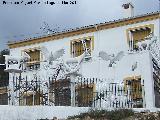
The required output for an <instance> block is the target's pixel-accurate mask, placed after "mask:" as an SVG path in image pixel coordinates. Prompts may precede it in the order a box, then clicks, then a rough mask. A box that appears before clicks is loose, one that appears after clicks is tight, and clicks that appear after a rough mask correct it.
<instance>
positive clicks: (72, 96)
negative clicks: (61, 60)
mask: <svg viewBox="0 0 160 120" xmlns="http://www.w3.org/2000/svg"><path fill="white" fill-rule="evenodd" d="M75 79H76V75H71V76H70V80H71V82H70V83H71V106H72V107H74V106H75V97H76V95H75Z"/></svg>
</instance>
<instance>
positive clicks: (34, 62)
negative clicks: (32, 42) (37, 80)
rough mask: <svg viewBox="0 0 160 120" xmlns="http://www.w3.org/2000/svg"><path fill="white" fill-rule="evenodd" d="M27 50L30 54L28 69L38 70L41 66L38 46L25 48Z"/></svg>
mask: <svg viewBox="0 0 160 120" xmlns="http://www.w3.org/2000/svg"><path fill="white" fill-rule="evenodd" d="M25 52H26V53H27V54H28V55H29V56H30V59H29V61H28V62H27V69H28V70H38V69H39V68H40V50H39V49H38V48H34V49H29V50H25Z"/></svg>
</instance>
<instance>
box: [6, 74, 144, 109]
mask: <svg viewBox="0 0 160 120" xmlns="http://www.w3.org/2000/svg"><path fill="white" fill-rule="evenodd" d="M9 103H10V104H13V105H15V104H17V105H53V106H71V105H72V106H78V107H111V108H133V107H134V108H140V107H145V106H144V105H145V104H144V86H143V81H141V79H137V80H128V81H126V82H125V84H118V83H108V82H107V80H106V79H98V78H81V77H79V78H76V79H75V80H74V82H73V81H72V82H71V80H70V78H69V77H67V78H66V79H62V80H56V79H55V78H49V80H48V82H42V81H40V80H39V79H38V78H37V77H35V78H34V79H33V80H28V77H27V76H26V77H25V78H23V79H22V78H21V77H13V86H12V87H10V92H9Z"/></svg>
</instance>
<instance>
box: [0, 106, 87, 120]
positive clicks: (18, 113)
mask: <svg viewBox="0 0 160 120" xmlns="http://www.w3.org/2000/svg"><path fill="white" fill-rule="evenodd" d="M88 110H89V108H88V107H64V106H6V105H5V106H0V120H37V119H46V118H48V119H52V118H53V117H57V118H59V119H63V118H67V117H68V116H73V115H77V114H79V113H83V112H87V111H88Z"/></svg>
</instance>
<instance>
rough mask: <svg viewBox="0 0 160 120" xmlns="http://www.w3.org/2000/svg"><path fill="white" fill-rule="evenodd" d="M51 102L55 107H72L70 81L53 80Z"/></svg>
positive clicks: (67, 79) (50, 94)
mask: <svg viewBox="0 0 160 120" xmlns="http://www.w3.org/2000/svg"><path fill="white" fill-rule="evenodd" d="M49 98H50V100H49V101H50V102H52V103H54V105H55V106H70V105H71V87H70V79H69V78H66V79H61V80H53V81H52V82H51V83H50V93H49Z"/></svg>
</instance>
